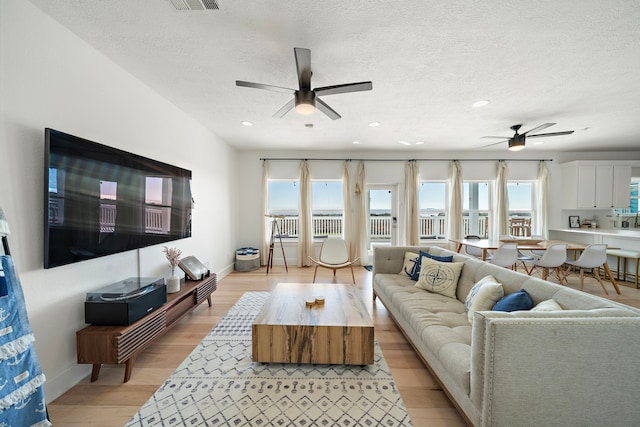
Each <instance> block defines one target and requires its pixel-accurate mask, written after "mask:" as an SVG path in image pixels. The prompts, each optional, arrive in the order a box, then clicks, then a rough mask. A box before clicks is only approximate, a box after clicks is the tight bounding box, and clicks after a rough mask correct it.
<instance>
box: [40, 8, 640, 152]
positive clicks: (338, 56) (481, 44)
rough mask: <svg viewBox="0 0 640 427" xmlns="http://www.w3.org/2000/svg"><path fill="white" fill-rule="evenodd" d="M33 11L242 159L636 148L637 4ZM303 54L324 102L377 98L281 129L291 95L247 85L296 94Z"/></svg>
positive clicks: (639, 87) (639, 98)
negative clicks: (360, 88)
mask: <svg viewBox="0 0 640 427" xmlns="http://www.w3.org/2000/svg"><path fill="white" fill-rule="evenodd" d="M30 1H31V2H32V3H33V4H35V5H36V6H38V7H39V8H40V9H42V10H43V11H44V12H46V13H47V14H49V15H50V16H51V17H53V18H54V19H55V20H57V21H58V22H60V23H61V24H62V25H64V26H65V27H67V28H68V29H69V30H71V31H72V32H73V33H75V34H76V35H77V36H79V37H80V38H82V39H84V40H85V41H86V42H87V43H89V44H90V45H92V46H94V47H95V48H96V49H97V50H99V51H101V52H102V53H103V54H104V55H106V56H107V57H109V58H110V59H111V60H113V61H114V62H115V63H117V64H119V65H120V66H121V67H122V68H124V69H125V70H127V71H128V72H130V73H131V74H132V75H134V76H136V77H137V78H139V79H140V80H142V81H143V82H144V83H145V84H147V85H148V86H150V87H151V88H153V89H154V90H155V91H157V92H158V93H159V94H161V95H162V96H164V97H166V98H167V99H169V100H170V101H171V102H173V103H174V104H175V105H177V106H178V107H179V108H181V109H182V110H183V111H185V112H186V113H188V114H189V115H190V116H192V117H193V118H195V119H196V120H198V121H199V122H201V123H202V124H203V125H205V126H207V127H208V128H210V129H211V130H212V131H214V132H215V133H216V134H218V135H219V136H220V137H221V138H223V139H224V140H226V141H228V142H229V143H230V144H232V145H234V146H237V147H238V148H240V149H314V150H367V151H370V150H406V149H408V150H425V151H428V150H475V149H482V150H487V151H488V150H505V149H506V145H507V144H506V142H505V143H504V144H499V145H497V146H493V147H490V148H483V147H484V146H486V145H487V144H490V143H492V142H495V141H496V140H487V139H482V138H481V137H482V136H484V135H504V136H511V135H512V131H511V130H510V129H509V127H510V126H511V125H514V124H519V123H522V124H523V128H522V131H526V130H528V129H530V128H533V127H535V126H537V125H539V124H542V123H545V122H555V123H557V125H555V126H553V127H551V128H548V129H546V130H545V131H543V132H557V131H564V130H575V133H574V134H572V135H568V136H558V137H552V138H539V139H536V140H533V139H532V140H528V141H527V150H545V151H548V150H552V151H600V150H637V149H639V148H640V137H638V134H639V123H640V24H639V23H640V3H639V2H638V1H637V0H607V1H602V0H563V1H558V0H553V1H548V0H538V1H535V2H522V1H519V0H498V1H484V2H470V1H452V0H432V1H424V0H387V1H384V2H383V1H346V0H323V1H317V0H313V1H312V0H303V1H300V0H296V1H276V0H242V1H237V0H218V4H219V6H220V9H219V10H206V11H178V10H176V8H175V7H174V6H173V5H172V3H171V2H170V1H169V0H135V1H132V0H110V1H104V0H30ZM294 47H304V48H309V49H311V65H312V70H313V77H312V82H311V83H312V87H320V86H327V85H334V84H341V83H350V82H359V81H367V80H371V81H372V82H373V90H372V91H369V92H356V93H347V94H339V95H331V96H326V97H324V98H323V100H324V101H325V102H327V103H328V104H329V105H330V106H331V107H332V108H333V109H335V110H336V111H337V112H338V113H340V114H341V115H342V119H339V120H336V121H333V120H330V119H329V118H327V117H326V116H324V115H323V114H322V113H320V112H318V111H316V112H315V113H314V114H312V115H310V116H301V115H298V114H297V113H295V112H294V111H291V112H290V113H288V114H287V115H285V116H284V117H283V118H282V119H276V118H273V117H272V115H273V113H275V112H276V111H277V110H278V109H279V108H280V107H282V106H283V105H284V104H285V103H287V102H288V101H289V99H290V95H287V94H285V93H277V92H270V91H264V90H258V89H249V88H243V87H236V86H235V80H247V81H252V82H259V83H266V84H271V85H276V86H284V87H290V88H297V77H296V65H295V60H294V54H293V48H294ZM481 99H487V100H490V101H491V103H490V104H489V105H487V106H485V107H482V108H472V106H471V105H472V104H473V103H474V102H475V101H477V100H481ZM243 120H248V121H251V122H253V123H254V125H253V126H251V127H245V126H242V124H241V122H242V121H243ZM372 121H378V122H380V123H381V125H380V126H378V127H375V128H374V127H370V126H369V125H368V124H369V123H370V122H372ZM309 123H311V124H313V127H312V128H310V127H306V126H305V124H309ZM401 140H402V141H406V142H407V143H410V144H413V143H415V142H417V141H423V142H424V144H423V145H420V146H414V147H411V146H406V145H403V144H401V143H400V142H399V141H401ZM353 141H359V142H360V144H359V145H357V146H354V145H353V144H352V142H353ZM534 141H535V142H544V144H541V145H534V144H533V142H534Z"/></svg>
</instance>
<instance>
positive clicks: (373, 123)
mask: <svg viewBox="0 0 640 427" xmlns="http://www.w3.org/2000/svg"><path fill="white" fill-rule="evenodd" d="M369 126H371V127H372V128H374V127H377V126H380V122H371V123H369Z"/></svg>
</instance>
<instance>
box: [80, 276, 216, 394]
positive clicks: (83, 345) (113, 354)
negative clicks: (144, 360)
mask: <svg viewBox="0 0 640 427" xmlns="http://www.w3.org/2000/svg"><path fill="white" fill-rule="evenodd" d="M216 288H217V279H216V275H215V273H212V274H211V275H210V276H208V277H205V278H204V279H202V280H197V281H185V282H184V283H182V286H181V287H180V290H179V291H178V292H175V293H171V294H167V302H166V303H165V304H164V305H163V306H162V307H160V308H159V309H157V310H156V311H154V312H152V313H150V314H148V315H147V316H145V317H143V318H142V319H140V320H138V321H137V322H135V323H132V324H131V325H128V326H96V325H91V326H87V327H86V328H84V329H81V330H79V331H78V332H76V342H77V346H78V363H81V364H92V365H93V368H92V370H91V381H92V382H93V381H96V380H97V379H98V375H100V368H101V367H102V364H104V363H107V364H123V363H124V364H125V371H124V382H125V383H126V382H127V381H129V379H130V378H131V372H132V370H133V364H134V363H135V359H136V357H137V356H138V354H140V353H141V352H142V351H143V350H144V349H146V348H147V347H148V346H150V345H151V344H153V342H154V341H155V340H156V339H158V338H159V337H161V336H162V335H164V334H165V333H166V332H167V331H168V330H169V329H171V327H173V326H174V325H175V324H176V323H177V322H178V321H179V320H180V319H182V318H183V317H184V316H186V315H187V314H189V313H191V312H192V311H193V310H194V309H195V308H196V307H198V306H199V305H200V303H202V302H203V301H204V300H207V302H208V303H209V307H211V294H212V293H213V291H215V290H216Z"/></svg>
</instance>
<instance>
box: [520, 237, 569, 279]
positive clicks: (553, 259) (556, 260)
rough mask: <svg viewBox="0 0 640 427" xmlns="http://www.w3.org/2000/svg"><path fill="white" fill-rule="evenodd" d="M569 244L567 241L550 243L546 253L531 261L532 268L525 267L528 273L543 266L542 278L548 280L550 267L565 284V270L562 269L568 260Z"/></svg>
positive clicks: (531, 273) (530, 273)
mask: <svg viewBox="0 0 640 427" xmlns="http://www.w3.org/2000/svg"><path fill="white" fill-rule="evenodd" d="M567 246H568V245H567V244H566V243H555V244H553V245H549V247H548V248H547V249H546V250H545V252H544V254H542V257H540V258H539V259H537V260H534V261H533V262H532V263H531V268H530V269H528V268H527V267H525V270H527V274H528V275H529V276H531V275H533V273H534V272H535V271H536V270H537V269H538V268H542V279H543V280H547V277H549V269H550V268H552V269H553V272H554V273H555V275H556V277H557V278H558V280H559V281H560V284H561V285H562V284H564V271H563V270H562V266H563V265H564V263H565V261H566V260H567Z"/></svg>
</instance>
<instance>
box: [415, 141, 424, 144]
mask: <svg viewBox="0 0 640 427" xmlns="http://www.w3.org/2000/svg"><path fill="white" fill-rule="evenodd" d="M422 144H424V141H418V142H416V145H422Z"/></svg>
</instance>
